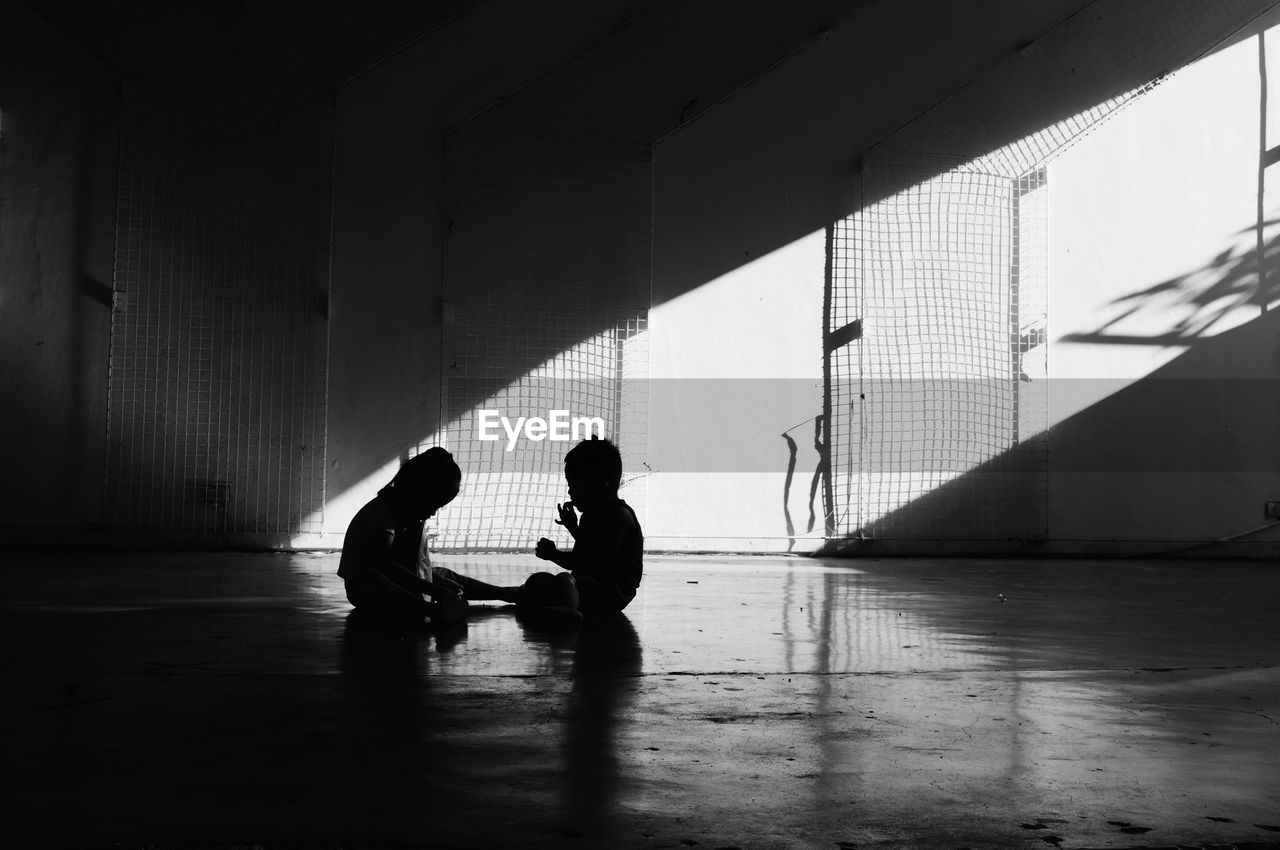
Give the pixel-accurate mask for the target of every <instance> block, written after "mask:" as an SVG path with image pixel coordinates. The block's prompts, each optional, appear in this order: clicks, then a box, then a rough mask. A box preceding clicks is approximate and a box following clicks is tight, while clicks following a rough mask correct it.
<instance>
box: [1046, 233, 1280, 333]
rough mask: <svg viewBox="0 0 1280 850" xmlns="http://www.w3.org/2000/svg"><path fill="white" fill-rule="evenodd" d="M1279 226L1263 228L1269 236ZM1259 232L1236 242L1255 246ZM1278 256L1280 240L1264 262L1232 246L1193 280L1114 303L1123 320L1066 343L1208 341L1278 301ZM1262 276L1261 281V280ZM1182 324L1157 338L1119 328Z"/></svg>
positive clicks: (1267, 247)
mask: <svg viewBox="0 0 1280 850" xmlns="http://www.w3.org/2000/svg"><path fill="white" fill-rule="evenodd" d="M1277 224H1280V220H1274V219H1273V220H1271V221H1266V222H1263V223H1262V225H1261V227H1260V228H1258V229H1262V230H1265V229H1266V228H1269V227H1273V226H1274V225H1277ZM1255 233H1256V230H1255V229H1254V228H1249V229H1246V230H1242V231H1240V233H1239V234H1237V235H1238V236H1240V237H1241V238H1242V239H1243V238H1246V237H1247V238H1248V239H1250V240H1252V238H1253V236H1254V234H1255ZM1277 256H1280V236H1277V237H1273V238H1272V239H1271V240H1270V241H1268V242H1266V243H1265V244H1264V246H1263V248H1262V253H1261V262H1259V252H1258V249H1257V248H1244V247H1242V246H1240V245H1238V244H1237V245H1235V246H1232V247H1230V248H1228V249H1226V250H1225V251H1223V252H1222V253H1220V254H1218V255H1217V256H1216V257H1214V258H1213V260H1211V261H1210V262H1209V263H1208V264H1206V265H1205V266H1204V267H1202V268H1199V269H1196V270H1195V271H1194V272H1191V273H1189V274H1185V275H1180V276H1179V277H1175V278H1170V279H1169V280H1165V281H1161V282H1160V283H1157V284H1155V285H1154V286H1150V287H1148V288H1146V289H1143V290H1140V291H1138V292H1133V293H1130V294H1129V295H1125V296H1122V297H1120V298H1117V299H1115V300H1114V301H1112V302H1111V306H1112V307H1113V308H1115V309H1117V310H1118V311H1120V312H1119V315H1117V316H1116V317H1115V318H1114V319H1111V320H1110V321H1107V322H1104V323H1103V324H1101V325H1099V326H1098V328H1097V329H1096V330H1093V331H1090V332H1088V333H1075V334H1068V335H1066V336H1064V337H1062V341H1063V342H1080V343H1101V344H1106V345H1185V344H1188V343H1192V342H1195V341H1197V340H1199V339H1202V338H1204V337H1206V336H1207V335H1208V334H1209V332H1210V331H1211V330H1212V329H1213V328H1214V327H1215V326H1216V325H1218V324H1220V323H1221V322H1223V321H1224V320H1226V319H1227V318H1228V317H1230V316H1231V315H1232V314H1234V313H1235V312H1236V311H1237V310H1240V309H1241V308H1246V307H1253V308H1256V309H1259V310H1262V309H1265V308H1266V307H1267V305H1269V304H1274V303H1275V302H1276V301H1280V278H1278V277H1277V276H1276V275H1275V274H1267V269H1270V268H1273V267H1274V266H1275V259H1276V257H1277ZM1260 276H1261V277H1260ZM1171 313H1172V314H1174V315H1178V314H1181V318H1179V319H1178V321H1176V322H1175V323H1174V324H1173V326H1172V327H1170V328H1169V330H1167V331H1166V332H1165V333H1162V334H1156V335H1150V334H1146V335H1139V334H1126V333H1124V332H1123V330H1122V329H1121V328H1120V327H1119V326H1121V325H1123V324H1124V322H1125V321H1127V320H1129V319H1143V318H1147V319H1150V318H1151V317H1164V316H1168V315H1170V314H1171Z"/></svg>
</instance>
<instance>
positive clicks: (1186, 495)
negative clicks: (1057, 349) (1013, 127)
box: [824, 238, 1280, 555]
mask: <svg viewBox="0 0 1280 850" xmlns="http://www.w3.org/2000/svg"><path fill="white" fill-rule="evenodd" d="M1277 251H1280V238H1277V239H1273V240H1271V242H1269V243H1268V244H1267V245H1266V246H1265V248H1264V252H1263V255H1264V256H1265V258H1267V261H1269V260H1270V258H1272V257H1273V256H1274V255H1275V254H1276V252H1277ZM1257 270H1258V252H1257V251H1242V250H1235V249H1232V250H1228V251H1224V252H1223V253H1222V254H1220V255H1219V256H1218V257H1216V258H1215V259H1214V260H1213V261H1212V262H1210V263H1209V264H1207V265H1206V266H1204V267H1202V268H1200V269H1196V270H1195V271H1193V272H1190V273H1188V274H1186V275H1181V276H1179V277H1177V278H1173V279H1171V280H1168V281H1164V282H1161V283H1159V284H1157V285H1155V286H1152V287H1149V288H1147V289H1144V290H1141V291H1139V292H1136V293H1133V294H1131V295H1127V296H1124V297H1123V298H1119V299H1116V301H1115V302H1113V303H1115V304H1121V305H1124V306H1125V307H1126V308H1127V309H1126V312H1125V313H1124V317H1129V316H1137V315H1140V314H1147V313H1150V314H1153V315H1159V316H1167V315H1169V312H1170V307H1171V306H1174V307H1177V308H1179V309H1180V310H1181V312H1182V315H1181V316H1177V318H1176V320H1175V321H1174V324H1173V326H1172V327H1171V328H1170V329H1169V330H1168V331H1167V332H1164V333H1155V334H1150V335H1146V336H1136V335H1125V334H1110V333H1108V332H1107V331H1108V330H1109V329H1110V328H1113V327H1114V326H1115V325H1116V324H1117V323H1118V321H1119V320H1117V321H1113V322H1108V323H1106V324H1104V325H1102V326H1101V327H1100V328H1099V329H1098V331H1096V332H1093V333H1087V334H1072V335H1069V336H1066V337H1063V339H1062V342H1065V343H1070V342H1088V343H1095V344H1096V343H1114V344H1118V345H1138V344H1141V345H1185V346H1187V350H1186V351H1185V352H1183V353H1182V354H1181V355H1179V356H1178V357H1176V358H1175V359H1174V360H1172V361H1170V362H1169V363H1167V364H1165V365H1164V366H1163V367H1161V368H1159V369H1157V370H1155V371H1154V372H1152V373H1151V374H1149V375H1147V376H1146V377H1144V378H1141V379H1138V380H1136V381H1133V382H1130V381H1128V380H1122V379H1117V380H1098V381H1092V380H1087V379H1074V380H1073V379H1063V380H1056V381H1054V380H1051V381H1049V382H1048V383H1049V386H1048V387H1047V389H1046V392H1047V393H1048V394H1049V398H1050V400H1051V405H1052V403H1053V400H1054V399H1058V400H1060V401H1065V402H1066V403H1070V399H1071V398H1072V397H1073V396H1075V397H1079V398H1089V399H1096V398H1101V400H1100V401H1097V402H1096V403H1093V404H1091V405H1089V406H1088V407H1086V408H1085V409H1083V410H1082V411H1081V412H1079V413H1077V414H1075V415H1073V416H1070V417H1069V418H1067V419H1065V420H1063V421H1062V422H1060V423H1058V424H1055V425H1052V426H1051V428H1050V430H1049V431H1048V432H1047V433H1044V434H1038V435H1034V436H1033V437H1032V438H1031V439H1030V440H1027V441H1025V442H1024V443H1022V444H1020V445H1018V446H1016V447H1015V448H1013V449H1011V450H1009V451H1008V452H1005V453H1003V454H1001V455H1000V456H998V457H996V458H993V459H991V460H990V461H988V462H986V463H984V464H982V465H980V466H978V467H976V468H974V469H972V470H970V471H968V472H966V473H965V474H963V475H961V476H960V477H958V478H956V479H954V480H952V481H950V482H949V483H947V484H945V485H943V486H941V487H938V488H937V489H935V490H933V491H932V492H930V493H929V494H928V495H926V496H924V497H923V498H919V499H916V500H915V501H913V502H911V503H910V504H907V505H904V506H902V507H900V508H897V509H896V510H894V511H893V512H891V513H890V514H888V515H886V516H885V517H882V518H880V519H879V520H878V521H877V524H878V525H880V526H881V527H882V528H890V529H895V532H894V533H892V534H884V535H882V536H881V537H880V538H879V539H869V538H866V537H863V536H862V535H861V534H860V533H859V531H854V532H853V533H851V534H849V535H848V536H847V537H845V538H843V539H841V540H836V541H831V542H830V543H829V544H828V546H827V548H826V549H825V550H824V554H838V555H860V554H874V553H875V552H876V551H877V550H879V549H881V548H882V547H889V548H901V544H906V545H908V546H909V545H911V544H912V543H920V544H923V545H925V546H928V545H930V544H937V543H939V542H943V543H945V542H946V541H951V542H952V543H954V544H956V545H962V541H963V540H964V539H965V537H964V535H961V534H958V533H956V532H955V531H954V529H965V528H981V527H982V525H983V522H984V516H985V511H988V510H990V505H989V504H987V503H985V501H986V498H987V494H988V493H989V492H990V488H991V486H992V482H993V481H996V482H1003V484H1004V486H1005V487H1006V488H1008V489H1018V488H1021V489H1022V492H1023V493H1024V497H1025V498H1027V499H1038V500H1041V503H1040V504H1039V505H1037V506H1034V509H1033V511H1032V513H1035V512H1037V511H1038V512H1039V514H1040V516H1043V517H1047V516H1048V515H1049V510H1048V501H1049V499H1050V498H1051V495H1052V492H1051V491H1054V492H1056V491H1057V490H1058V489H1073V490H1075V497H1074V498H1071V499H1070V503H1071V504H1072V505H1073V506H1075V508H1074V510H1073V512H1072V515H1070V516H1066V515H1061V514H1060V513H1058V512H1055V513H1054V514H1053V515H1054V516H1055V517H1059V516H1061V517H1062V518H1061V522H1062V524H1063V527H1061V528H1059V527H1055V528H1053V529H1047V528H1045V529H1044V531H1046V532H1049V531H1051V532H1052V533H1051V534H1044V533H1042V534H1036V533H1034V531H1033V532H1031V533H1028V534H1027V535H1026V536H1025V537H1023V538H1021V539H1019V540H1010V539H1005V540H1004V541H1003V542H1004V543H1006V544H1007V545H1009V546H1012V547H1014V548H1018V549H1029V550H1034V549H1035V548H1036V546H1037V544H1038V543H1039V542H1042V541H1043V540H1044V539H1045V538H1046V537H1049V538H1051V539H1053V540H1054V541H1063V540H1066V541H1070V540H1081V541H1094V540H1122V541H1123V540H1127V541H1135V542H1141V541H1144V540H1148V541H1178V540H1184V541H1199V542H1203V541H1211V542H1227V541H1231V540H1235V539H1237V538H1247V537H1250V536H1251V535H1253V534H1255V533H1258V532H1263V531H1266V530H1269V529H1270V528H1271V527H1272V526H1274V525H1275V523H1274V522H1271V523H1269V524H1268V523H1267V522H1266V519H1265V517H1264V516H1263V513H1262V510H1261V507H1262V505H1261V501H1262V500H1263V499H1265V498H1269V496H1268V495H1267V494H1266V493H1265V492H1260V491H1259V487H1262V488H1263V489H1265V484H1261V483H1260V482H1265V481H1266V480H1270V481H1272V482H1274V480H1275V476H1276V475H1277V474H1280V448H1278V447H1277V446H1276V442H1275V434H1277V433H1280V370H1278V369H1277V364H1280V345H1277V340H1278V339H1280V310H1271V311H1269V312H1267V313H1265V314H1263V315H1262V316H1261V317H1259V318H1256V319H1254V320H1253V321H1250V322H1247V323H1245V324H1242V325H1240V326H1238V327H1234V328H1232V329H1230V330H1227V331H1225V332H1221V333H1218V334H1214V335H1210V334H1209V333H1208V332H1209V329H1210V328H1212V327H1213V326H1214V325H1216V324H1218V323H1219V322H1222V321H1225V320H1227V318H1228V316H1229V315H1231V314H1232V313H1233V311H1238V310H1240V309H1242V308H1243V309H1253V308H1260V307H1261V305H1263V304H1266V303H1274V302H1275V300H1276V299H1277V298H1280V288H1278V287H1277V286H1276V284H1275V283H1274V282H1267V283H1265V284H1263V285H1259V283H1258V274H1257ZM1175 315H1177V314H1176V313H1175ZM1236 315H1238V313H1237V314H1236ZM1122 318H1123V317H1122ZM1046 443H1047V449H1048V468H1047V475H1048V481H1047V482H1046V481H1044V480H1039V481H1037V480H1036V479H1035V476H1033V475H1030V474H1028V473H1027V470H1032V469H1034V468H1035V460H1034V456H1035V454H1036V453H1039V452H1043V451H1045V449H1046ZM1251 476H1252V477H1254V479H1255V483H1254V484H1253V485H1251V484H1250V483H1249V477H1251ZM1050 482H1051V483H1050ZM989 542H991V541H989ZM1155 548H1157V549H1158V550H1159V551H1160V552H1162V553H1163V552H1166V551H1172V550H1168V549H1167V547H1161V546H1157V547H1155ZM1175 548H1176V547H1175ZM1197 551H1198V552H1199V553H1200V554H1204V550H1197Z"/></svg>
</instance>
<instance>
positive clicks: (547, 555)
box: [533, 537, 573, 570]
mask: <svg viewBox="0 0 1280 850" xmlns="http://www.w3.org/2000/svg"><path fill="white" fill-rule="evenodd" d="M533 554H535V555H537V556H538V557H539V558H541V559H542V560H544V561H550V562H551V563H553V564H555V565H556V566H557V567H560V568H561V569H565V570H571V569H573V550H572V549H570V550H569V551H568V552H562V551H560V549H559V548H557V547H556V544H555V541H553V540H550V539H548V538H546V537H544V538H542V539H541V540H539V541H538V545H537V548H535V549H534V550H533Z"/></svg>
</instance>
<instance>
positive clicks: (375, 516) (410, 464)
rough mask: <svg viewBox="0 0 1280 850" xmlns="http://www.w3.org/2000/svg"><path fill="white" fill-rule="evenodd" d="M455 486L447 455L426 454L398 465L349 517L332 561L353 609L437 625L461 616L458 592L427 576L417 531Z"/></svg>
mask: <svg viewBox="0 0 1280 850" xmlns="http://www.w3.org/2000/svg"><path fill="white" fill-rule="evenodd" d="M461 481H462V471H461V470H460V469H458V465H457V464H456V463H454V460H453V455H451V454H449V453H448V452H447V451H445V450H444V449H442V448H439V447H435V448H431V449H428V450H427V451H425V452H423V453H422V454H420V455H417V456H416V457H412V458H410V459H409V460H407V461H405V462H404V463H403V464H401V465H400V469H399V470H398V471H397V472H396V474H395V477H394V478H392V479H391V482H390V483H388V484H387V486H385V487H383V488H382V489H381V490H379V491H378V495H377V497H376V498H375V499H373V500H372V501H370V502H369V503H368V504H366V505H365V506H364V507H363V508H361V509H360V510H359V512H357V513H356V515H355V517H354V518H352V520H351V525H350V526H348V527H347V534H346V536H345V537H344V538H343V541H342V559H341V560H340V561H339V563H338V575H339V576H341V577H342V580H343V581H344V582H345V583H346V588H347V599H348V600H349V601H350V602H351V604H352V605H354V606H355V607H356V608H357V609H358V610H361V611H365V610H369V611H375V612H378V613H382V614H396V615H410V616H427V617H430V618H431V620H432V622H443V623H453V622H457V621H458V620H459V619H461V618H462V617H463V616H464V615H465V614H466V610H467V603H466V601H465V600H464V599H463V598H462V591H461V588H459V587H458V586H457V585H456V584H454V583H453V582H451V581H449V580H448V579H447V578H441V577H436V576H434V575H432V576H431V577H430V578H427V575H429V574H430V573H429V565H428V564H427V554H426V552H425V551H424V549H423V546H422V528H423V525H424V524H425V523H426V521H427V519H428V518H429V517H432V516H434V515H435V512H436V511H438V510H439V509H440V508H442V507H443V506H445V505H447V504H448V503H449V502H451V501H453V498H454V497H455V496H456V495H458V487H459V485H460V484H461ZM424 597H430V598H431V601H429V602H428V601H427V599H426V598H424Z"/></svg>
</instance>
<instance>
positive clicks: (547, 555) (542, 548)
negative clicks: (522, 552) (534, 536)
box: [533, 537, 559, 561]
mask: <svg viewBox="0 0 1280 850" xmlns="http://www.w3.org/2000/svg"><path fill="white" fill-rule="evenodd" d="M557 551H559V550H557V549H556V544H555V543H554V542H553V541H551V540H550V539H548V538H546V537H544V538H542V539H541V540H539V541H538V546H537V548H535V549H534V550H533V554H535V555H537V556H538V557H539V558H541V559H542V560H544V561H550V560H551V559H552V558H554V557H555V555H556V552H557Z"/></svg>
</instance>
